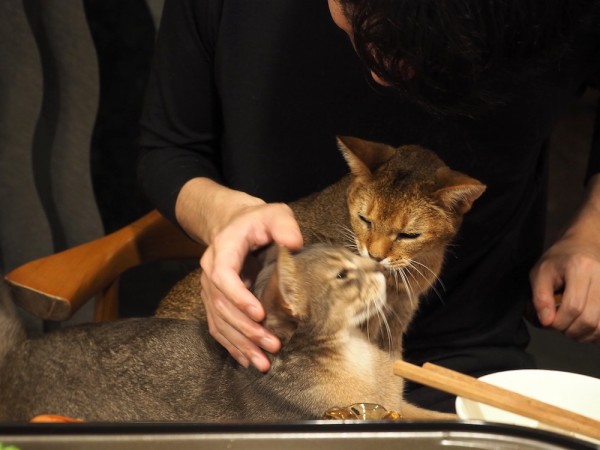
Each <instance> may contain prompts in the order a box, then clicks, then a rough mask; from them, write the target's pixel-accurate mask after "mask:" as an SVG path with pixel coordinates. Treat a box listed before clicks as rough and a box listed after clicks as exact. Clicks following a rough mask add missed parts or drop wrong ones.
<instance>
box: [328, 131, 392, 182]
mask: <svg viewBox="0 0 600 450" xmlns="http://www.w3.org/2000/svg"><path fill="white" fill-rule="evenodd" d="M337 142H338V147H339V148H340V151H341V152H342V155H344V158H345V159H346V162H347V163H348V166H349V167H350V172H352V174H353V175H354V176H355V177H359V178H361V177H362V178H370V177H371V176H372V174H373V172H375V170H377V169H378V168H379V167H380V166H381V165H382V164H384V163H385V162H387V161H388V160H389V159H390V158H391V157H392V156H394V154H395V152H396V150H395V149H394V148H393V147H390V146H389V145H386V144H381V143H378V142H370V141H365V140H364V139H359V138H356V137H352V136H338V137H337Z"/></svg>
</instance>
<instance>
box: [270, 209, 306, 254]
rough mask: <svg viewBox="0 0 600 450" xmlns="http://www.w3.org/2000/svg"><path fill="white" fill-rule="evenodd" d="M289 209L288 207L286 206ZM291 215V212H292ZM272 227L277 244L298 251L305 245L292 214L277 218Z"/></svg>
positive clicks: (272, 233) (273, 237)
mask: <svg viewBox="0 0 600 450" xmlns="http://www.w3.org/2000/svg"><path fill="white" fill-rule="evenodd" d="M286 207H287V205H286ZM290 213H291V210H290ZM274 222H275V223H274V224H273V226H272V227H271V238H272V239H273V241H275V242H276V243H277V244H279V245H281V246H283V247H286V248H288V249H290V250H298V249H300V248H302V246H303V245H304V240H303V238H302V233H301V231H300V226H299V225H298V222H296V219H295V218H294V216H293V213H292V214H286V215H281V216H276V217H275V218H274Z"/></svg>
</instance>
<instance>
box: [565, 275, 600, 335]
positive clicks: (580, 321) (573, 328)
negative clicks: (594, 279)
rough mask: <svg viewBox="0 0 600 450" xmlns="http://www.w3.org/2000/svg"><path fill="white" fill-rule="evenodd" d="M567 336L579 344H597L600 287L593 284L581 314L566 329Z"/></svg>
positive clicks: (599, 320)
mask: <svg viewBox="0 0 600 450" xmlns="http://www.w3.org/2000/svg"><path fill="white" fill-rule="evenodd" d="M565 335H566V336H568V337H570V338H572V339H575V340H577V341H579V342H596V341H598V338H599V337H600V286H598V284H597V283H594V284H591V285H590V287H589V289H588V291H587V295H586V299H585V303H584V304H583V305H582V311H581V313H580V314H579V315H578V316H577V317H576V319H575V320H574V321H573V322H572V323H571V324H570V325H569V326H568V327H567V328H566V329H565Z"/></svg>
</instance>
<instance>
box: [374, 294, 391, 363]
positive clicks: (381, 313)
mask: <svg viewBox="0 0 600 450" xmlns="http://www.w3.org/2000/svg"><path fill="white" fill-rule="evenodd" d="M386 307H387V304H385V303H384V304H382V305H375V308H376V310H377V319H378V320H379V324H381V323H383V327H384V328H385V333H386V335H387V341H388V351H389V353H390V354H391V353H392V345H393V344H392V330H391V328H390V324H389V323H388V320H387V317H386V316H385V312H384V308H386ZM379 328H380V329H381V332H382V333H383V329H382V328H381V326H380V327H379Z"/></svg>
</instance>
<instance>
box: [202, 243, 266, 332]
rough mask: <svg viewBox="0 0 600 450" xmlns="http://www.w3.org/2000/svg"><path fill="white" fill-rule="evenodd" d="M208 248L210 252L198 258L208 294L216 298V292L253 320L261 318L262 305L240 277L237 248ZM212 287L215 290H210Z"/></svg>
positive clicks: (240, 263) (203, 282)
mask: <svg viewBox="0 0 600 450" xmlns="http://www.w3.org/2000/svg"><path fill="white" fill-rule="evenodd" d="M209 250H210V252H206V253H205V254H204V256H203V257H202V259H201V260H200V265H201V267H202V278H201V282H202V285H203V286H205V287H206V289H211V292H210V293H209V295H211V296H212V297H214V298H216V297H215V296H218V295H219V294H217V292H218V293H220V294H221V296H224V297H226V298H227V300H228V301H229V302H231V303H232V304H233V305H235V306H236V307H237V308H238V309H239V310H242V311H245V313H246V314H247V315H248V316H249V317H251V318H252V319H253V320H255V321H257V322H258V321H261V320H263V318H264V310H263V308H262V305H261V304H260V302H259V301H258V299H256V297H254V295H252V293H251V292H250V291H249V290H248V288H247V286H246V285H245V284H244V282H243V281H242V280H241V279H240V275H239V271H241V266H242V262H240V261H239V258H240V253H239V252H238V251H237V249H236V248H235V247H234V248H230V247H229V246H226V248H225V249H224V250H221V251H216V250H215V249H214V247H213V246H211V247H209ZM244 256H245V255H244ZM242 258H243V256H242ZM214 288H216V291H212V289H214Z"/></svg>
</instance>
